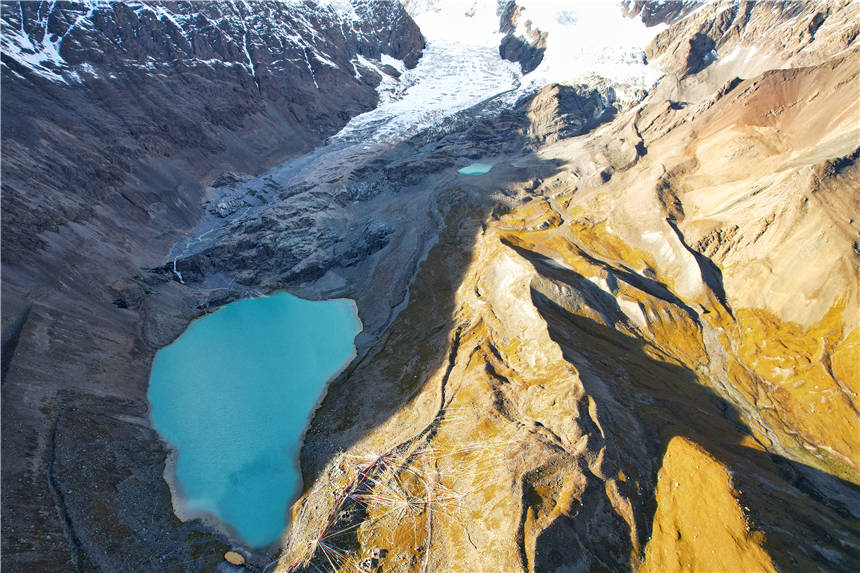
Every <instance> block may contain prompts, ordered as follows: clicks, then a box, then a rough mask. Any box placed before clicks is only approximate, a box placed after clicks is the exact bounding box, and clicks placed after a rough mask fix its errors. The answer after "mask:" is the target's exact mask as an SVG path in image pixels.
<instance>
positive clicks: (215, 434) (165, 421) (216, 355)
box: [149, 294, 361, 547]
mask: <svg viewBox="0 0 860 573" xmlns="http://www.w3.org/2000/svg"><path fill="white" fill-rule="evenodd" d="M360 331H361V322H360V321H359V319H358V316H357V314H356V310H355V305H354V304H353V303H352V301H349V300H346V299H341V300H328V301H321V302H315V301H307V300H302V299H300V298H296V297H294V296H292V295H289V294H278V295H274V296H268V297H263V298H257V299H250V300H242V301H239V302H234V303H232V304H229V305H227V306H225V307H224V308H222V309H221V310H219V311H217V312H215V313H214V314H210V315H207V316H205V317H203V318H201V319H198V320H196V321H194V322H192V323H191V325H190V326H189V327H188V329H187V330H186V331H185V332H184V333H183V334H182V336H180V337H179V338H178V339H177V340H176V341H175V342H173V343H172V344H171V345H170V346H167V347H165V348H163V349H161V350H160V351H159V352H158V354H157V355H156V356H155V361H154V363H153V366H152V374H151V376H150V381H149V401H150V404H151V406H152V421H153V423H154V425H155V428H156V429H157V430H158V431H159V432H160V433H161V435H162V437H163V438H164V439H165V440H167V441H168V442H170V444H172V445H173V447H174V448H175V449H176V451H177V452H178V456H177V458H176V464H175V477H176V484H175V485H176V486H178V490H179V493H181V499H179V500H175V503H176V504H177V506H178V507H181V508H182V511H181V512H180V513H191V514H196V513H202V512H208V513H210V514H213V515H215V516H216V517H218V518H219V519H220V520H221V521H222V522H223V523H225V524H227V525H228V526H230V527H231V528H232V529H233V530H234V531H236V532H237V533H238V534H239V536H240V537H241V538H242V539H243V540H244V541H245V542H246V543H247V544H248V545H250V546H253V547H264V546H266V545H268V544H269V543H271V542H273V541H275V540H276V539H278V537H279V536H280V535H281V533H282V531H283V530H284V527H285V526H286V523H287V512H288V505H289V504H290V502H291V501H292V499H293V498H294V496H296V495H297V494H298V493H299V490H300V488H301V475H300V473H299V471H298V467H297V459H298V451H299V448H300V447H301V438H302V434H303V432H304V430H305V427H306V426H307V424H308V419H309V417H310V414H311V412H312V410H313V409H314V407H315V406H316V404H317V402H318V400H319V398H320V396H321V394H322V391H323V388H324V387H325V384H326V382H327V381H328V380H329V379H330V378H331V377H332V376H333V375H335V374H336V373H337V372H338V371H339V370H340V369H341V368H343V367H344V366H345V365H346V364H347V362H349V360H350V359H351V358H352V357H353V355H354V353H355V345H354V339H355V336H356V335H357V334H358V333H359V332H360Z"/></svg>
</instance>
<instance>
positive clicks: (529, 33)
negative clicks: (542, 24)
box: [499, 0, 547, 74]
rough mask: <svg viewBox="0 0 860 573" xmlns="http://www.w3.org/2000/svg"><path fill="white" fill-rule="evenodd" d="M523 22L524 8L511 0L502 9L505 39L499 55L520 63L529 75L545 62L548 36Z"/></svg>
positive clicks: (500, 25)
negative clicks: (544, 55)
mask: <svg viewBox="0 0 860 573" xmlns="http://www.w3.org/2000/svg"><path fill="white" fill-rule="evenodd" d="M522 20H524V19H523V16H522V8H521V7H520V6H519V5H517V3H516V2H515V0H509V1H508V2H506V3H505V4H504V6H503V7H501V8H500V15H499V32H501V33H502V34H504V37H503V38H502V41H501V43H500V44H499V54H500V55H501V56H502V57H503V58H504V59H506V60H510V61H511V62H516V63H518V64H519V65H520V69H521V70H522V71H523V73H524V74H527V73H529V72H531V71H534V69H535V68H537V67H538V66H539V65H540V63H541V61H543V54H544V52H545V51H546V40H547V34H546V32H542V31H541V30H540V29H539V28H537V27H535V26H534V25H533V24H532V22H531V21H530V20H525V21H522Z"/></svg>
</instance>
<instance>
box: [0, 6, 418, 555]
mask: <svg viewBox="0 0 860 573" xmlns="http://www.w3.org/2000/svg"><path fill="white" fill-rule="evenodd" d="M2 42H3V44H2V46H3V50H2V79H3V103H2V137H3V173H2V185H3V189H2V218H3V250H2V259H3V287H2V288H3V386H2V391H3V398H2V408H3V412H2V418H3V422H2V424H3V446H2V447H3V453H4V463H3V470H2V471H3V488H2V513H3V551H2V552H3V568H4V569H8V570H9V571H33V570H43V571H67V570H103V571H132V570H149V571H177V570H203V569H206V568H211V567H212V566H213V565H214V564H215V563H217V562H218V561H219V560H220V555H221V554H223V550H224V549H225V548H226V546H225V544H224V540H225V537H224V535H223V534H221V533H218V532H217V531H216V530H215V529H213V528H212V527H210V526H208V525H206V524H204V523H202V522H200V521H199V520H197V521H190V522H187V523H184V524H183V523H181V522H180V521H179V520H178V519H177V518H176V517H175V516H174V515H173V513H172V511H171V497H170V492H169V490H168V488H167V485H166V483H165V481H164V478H163V473H164V467H165V460H166V457H167V452H166V450H165V447H164V445H163V444H162V443H161V442H160V441H159V439H158V436H157V434H156V433H155V432H154V430H153V429H152V427H151V423H150V421H149V418H148V403H147V400H146V390H147V380H148V375H149V367H150V364H151V360H152V357H153V354H154V351H155V350H156V349H157V348H159V347H161V346H163V345H164V344H166V343H168V342H169V341H170V340H171V339H172V338H174V337H175V336H177V335H178V334H179V333H180V332H181V331H182V330H183V329H184V328H185V326H186V325H187V322H188V320H190V319H191V318H193V317H194V316H197V315H199V314H200V313H201V312H203V309H204V308H205V307H197V305H198V304H200V301H199V300H195V299H194V298H193V297H191V298H189V297H188V296H187V293H186V292H182V289H181V288H180V289H177V288H176V287H177V286H181V285H179V284H178V283H173V284H171V283H167V282H166V281H165V279H164V278H162V277H161V276H160V275H159V274H153V273H151V272H149V271H148V270H147V269H149V268H153V267H158V266H160V265H161V264H163V262H164V257H165V256H166V255H167V253H168V252H169V251H170V248H171V245H172V244H173V242H174V241H176V240H177V239H178V238H180V237H181V233H182V232H183V231H186V230H188V229H190V228H191V227H193V225H194V224H195V223H196V221H197V220H198V219H200V217H201V216H203V214H204V213H205V211H204V210H203V209H201V206H200V202H201V199H202V198H203V193H204V188H203V185H202V184H201V183H202V182H203V181H205V180H207V179H211V178H213V177H214V176H215V175H218V174H220V173H222V172H224V171H228V170H233V171H237V172H239V173H252V174H254V173H258V172H260V171H262V170H264V169H265V168H267V167H269V166H271V165H272V164H273V163H275V162H280V161H282V160H283V159H285V158H287V157H290V156H293V155H296V154H297V153H302V152H306V151H308V150H310V149H312V148H313V147H314V146H315V145H318V144H320V143H321V142H322V141H323V140H324V139H325V138H326V137H327V136H329V135H331V134H333V133H334V132H336V131H337V130H338V129H340V128H341V127H342V126H343V125H344V124H345V123H346V122H347V121H348V120H349V118H350V117H351V116H353V115H356V114H358V113H361V112H363V111H366V110H368V109H370V108H372V107H373V106H374V105H376V102H377V93H376V86H377V85H378V84H379V83H380V81H382V79H383V78H382V73H381V72H379V71H378V70H377V68H378V66H377V64H378V63H379V60H380V58H381V57H382V54H387V55H388V56H390V57H393V58H396V59H400V60H403V62H404V63H405V64H406V65H408V66H414V65H415V63H416V62H417V60H418V58H419V56H420V53H421V50H422V47H423V38H422V36H421V34H420V32H419V30H418V28H417V27H416V26H415V24H414V22H412V20H411V19H410V18H409V16H408V15H406V13H405V12H404V11H403V9H402V7H401V6H400V4H399V3H397V2H356V3H354V5H349V4H345V3H343V2H340V3H335V2H332V3H328V2H319V3H317V2H304V1H298V2H289V3H283V2H254V3H236V2H229V3H228V2H207V3H202V4H200V3H187V2H178V3H176V2H128V3H119V2H117V3H102V2H89V3H65V2H63V3H54V2H41V3H40V2H24V3H13V2H4V3H3V5H2ZM169 276H171V277H172V276H173V275H172V274H171V275H169ZM232 296H233V297H235V296H239V295H238V294H236V293H235V292H234V293H233V294H232ZM246 296H247V293H246ZM214 298H216V299H217V297H214ZM216 304H217V303H216ZM153 305H154V306H153Z"/></svg>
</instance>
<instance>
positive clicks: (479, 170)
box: [457, 163, 493, 175]
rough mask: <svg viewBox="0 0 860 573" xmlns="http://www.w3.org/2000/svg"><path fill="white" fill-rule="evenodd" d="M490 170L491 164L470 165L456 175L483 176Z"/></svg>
mask: <svg viewBox="0 0 860 573" xmlns="http://www.w3.org/2000/svg"><path fill="white" fill-rule="evenodd" d="M492 168H493V165H492V163H471V164H469V165H467V166H465V167H464V168H462V169H460V170H459V171H457V173H459V174H461V175H485V174H487V173H489V172H490V169H492Z"/></svg>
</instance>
